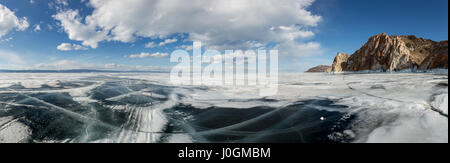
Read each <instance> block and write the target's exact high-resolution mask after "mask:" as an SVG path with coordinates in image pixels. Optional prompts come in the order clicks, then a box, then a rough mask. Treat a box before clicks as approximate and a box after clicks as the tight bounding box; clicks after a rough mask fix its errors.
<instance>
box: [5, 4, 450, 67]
mask: <svg viewBox="0 0 450 163" xmlns="http://www.w3.org/2000/svg"><path fill="white" fill-rule="evenodd" d="M380 33H387V34H388V35H417V36H419V37H423V38H427V39H432V40H435V41H441V40H448V0H376V1H375V0H373V1H368V0H364V1H361V0H315V1H314V0H214V1H208V0H189V1H186V0H127V1H123V0H0V69H46V70H48V69H110V70H169V69H170V68H171V66H173V65H174V64H175V63H170V62H169V57H170V54H171V53H172V52H173V51H174V50H177V49H185V50H188V51H191V50H192V42H193V41H201V42H202V45H203V46H202V47H203V48H204V49H214V50H218V51H220V52H224V50H248V49H252V50H257V49H267V50H270V49H277V50H278V51H279V65H280V68H279V69H280V71H289V72H291V71H293V72H296V71H305V70H307V69H308V68H310V67H313V66H316V65H321V64H326V65H330V64H331V63H332V61H333V59H334V57H335V55H336V54H337V52H345V53H350V54H352V53H353V52H354V51H356V50H357V49H358V48H360V47H361V46H362V45H363V44H364V43H365V42H366V41H367V40H368V38H369V37H371V36H373V35H376V34H380Z"/></svg>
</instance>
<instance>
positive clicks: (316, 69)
mask: <svg viewBox="0 0 450 163" xmlns="http://www.w3.org/2000/svg"><path fill="white" fill-rule="evenodd" d="M306 72H331V66H327V65H320V66H316V67H313V68H311V69H309V70H308V71H306Z"/></svg>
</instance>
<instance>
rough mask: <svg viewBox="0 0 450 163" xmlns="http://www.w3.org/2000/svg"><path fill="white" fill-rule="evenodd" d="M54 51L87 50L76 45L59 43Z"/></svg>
mask: <svg viewBox="0 0 450 163" xmlns="http://www.w3.org/2000/svg"><path fill="white" fill-rule="evenodd" d="M56 49H58V50H61V51H71V50H87V49H88V48H86V47H84V46H81V45H77V44H70V43H61V44H60V45H58V46H57V47H56Z"/></svg>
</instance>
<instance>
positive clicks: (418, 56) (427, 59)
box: [332, 33, 448, 72]
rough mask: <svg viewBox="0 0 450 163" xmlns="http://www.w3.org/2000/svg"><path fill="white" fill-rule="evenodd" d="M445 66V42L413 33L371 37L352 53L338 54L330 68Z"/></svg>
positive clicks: (413, 68)
mask: <svg viewBox="0 0 450 163" xmlns="http://www.w3.org/2000/svg"><path fill="white" fill-rule="evenodd" d="M438 68H443V69H448V41H441V42H436V41H432V40H427V39H423V38H418V37H416V36H388V35H387V34H385V33H383V34H379V35H376V36H373V37H371V38H370V39H369V41H368V42H367V43H366V44H364V45H363V46H362V47H361V49H359V50H357V51H356V52H355V53H354V54H352V55H348V54H345V53H338V55H337V56H336V58H335V59H334V62H333V66H332V71H333V72H343V71H364V70H373V71H380V70H381V71H398V70H405V69H411V70H431V69H438Z"/></svg>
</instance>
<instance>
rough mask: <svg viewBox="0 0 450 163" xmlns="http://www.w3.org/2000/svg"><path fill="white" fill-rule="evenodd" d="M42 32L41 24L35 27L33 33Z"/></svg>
mask: <svg viewBox="0 0 450 163" xmlns="http://www.w3.org/2000/svg"><path fill="white" fill-rule="evenodd" d="M40 30H41V25H39V24H36V25H34V29H33V31H35V32H37V31H40Z"/></svg>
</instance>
